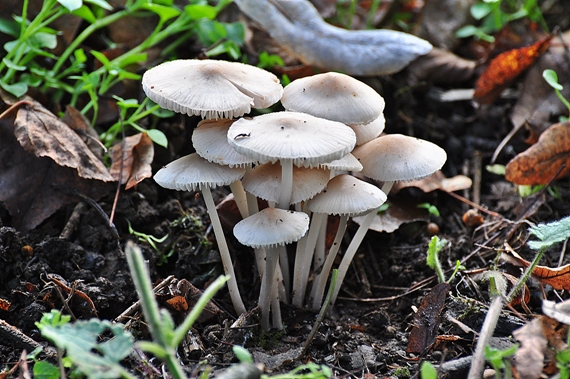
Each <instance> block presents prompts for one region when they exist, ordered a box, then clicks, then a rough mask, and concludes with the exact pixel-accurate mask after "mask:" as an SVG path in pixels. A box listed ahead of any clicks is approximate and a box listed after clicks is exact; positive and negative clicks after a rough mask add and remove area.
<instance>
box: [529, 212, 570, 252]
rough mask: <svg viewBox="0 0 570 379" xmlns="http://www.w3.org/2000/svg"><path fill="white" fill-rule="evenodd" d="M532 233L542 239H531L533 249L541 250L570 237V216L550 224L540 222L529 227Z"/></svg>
mask: <svg viewBox="0 0 570 379" xmlns="http://www.w3.org/2000/svg"><path fill="white" fill-rule="evenodd" d="M528 231H529V232H530V234H532V235H534V236H535V237H537V238H538V239H539V240H540V241H529V242H528V246H529V247H530V248H531V249H535V250H540V249H544V248H547V247H550V246H552V245H553V244H555V243H557V242H562V241H564V240H566V239H568V238H570V216H568V217H564V218H563V219H560V220H558V221H554V222H551V223H548V224H539V225H536V226H533V227H531V228H529V230H528Z"/></svg>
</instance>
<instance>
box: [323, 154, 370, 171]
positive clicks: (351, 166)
mask: <svg viewBox="0 0 570 379" xmlns="http://www.w3.org/2000/svg"><path fill="white" fill-rule="evenodd" d="M318 167H319V168H327V169H329V170H336V171H356V172H358V171H361V170H362V164H360V162H359V161H358V159H356V158H355V157H354V155H352V154H351V153H348V154H346V155H345V156H344V157H342V158H340V159H335V160H334V161H332V162H326V163H320V164H319V166H318Z"/></svg>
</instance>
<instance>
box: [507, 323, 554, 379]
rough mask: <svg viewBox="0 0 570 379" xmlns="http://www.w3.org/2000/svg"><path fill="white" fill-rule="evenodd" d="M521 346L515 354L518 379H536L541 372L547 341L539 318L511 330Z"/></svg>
mask: <svg viewBox="0 0 570 379" xmlns="http://www.w3.org/2000/svg"><path fill="white" fill-rule="evenodd" d="M513 336H514V337H515V338H516V339H517V340H518V341H519V342H520V344H521V346H520V347H519V348H518V350H517V352H516V354H515V367H516V369H517V372H518V373H519V378H520V379H537V378H538V377H540V375H541V374H542V368H543V366H544V354H545V351H546V350H547V346H548V341H547V339H546V337H545V335H544V332H543V328H542V322H541V319H540V318H537V319H534V320H532V321H531V322H529V323H528V324H526V325H525V326H523V327H522V328H520V329H517V330H515V331H514V332H513Z"/></svg>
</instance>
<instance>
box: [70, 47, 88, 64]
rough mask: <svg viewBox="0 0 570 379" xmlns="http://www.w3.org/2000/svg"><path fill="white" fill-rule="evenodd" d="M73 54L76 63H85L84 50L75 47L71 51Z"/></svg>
mask: <svg viewBox="0 0 570 379" xmlns="http://www.w3.org/2000/svg"><path fill="white" fill-rule="evenodd" d="M73 56H74V57H75V61H76V62H78V63H85V62H87V55H85V51H83V49H77V50H75V51H74V52H73Z"/></svg>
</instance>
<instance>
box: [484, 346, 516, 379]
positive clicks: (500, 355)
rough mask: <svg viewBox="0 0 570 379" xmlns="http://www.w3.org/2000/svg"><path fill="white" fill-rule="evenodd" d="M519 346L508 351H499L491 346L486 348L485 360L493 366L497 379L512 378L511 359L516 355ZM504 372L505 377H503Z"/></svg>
mask: <svg viewBox="0 0 570 379" xmlns="http://www.w3.org/2000/svg"><path fill="white" fill-rule="evenodd" d="M518 347H519V346H518V345H513V346H511V347H509V348H508V349H504V350H499V349H496V348H494V347H491V346H488V345H487V346H485V359H486V360H487V361H488V362H489V363H490V364H491V366H493V369H494V370H495V377H496V378H497V379H501V378H504V379H510V378H512V371H511V361H510V358H511V357H512V356H514V355H515V353H516V352H517V349H518ZM501 372H503V375H501Z"/></svg>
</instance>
